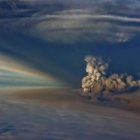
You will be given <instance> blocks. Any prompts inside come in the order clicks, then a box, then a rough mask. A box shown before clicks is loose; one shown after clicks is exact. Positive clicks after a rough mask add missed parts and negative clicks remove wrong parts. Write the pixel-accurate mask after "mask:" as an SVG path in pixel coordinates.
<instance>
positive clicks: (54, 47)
mask: <svg viewBox="0 0 140 140" xmlns="http://www.w3.org/2000/svg"><path fill="white" fill-rule="evenodd" d="M5 2H7V1H6V0H5V1H4V2H3V1H2V0H1V3H0V55H2V56H3V55H4V56H5V57H6V58H7V59H14V60H15V61H14V62H13V63H21V65H22V67H24V66H25V67H29V68H30V69H32V71H39V72H40V73H43V74H44V75H45V78H46V79H49V78H52V79H53V80H52V81H53V82H50V85H51V84H52V85H53V83H54V85H56V83H58V85H59V84H60V85H61V83H65V84H66V85H70V86H78V87H79V86H80V80H81V78H82V77H83V75H85V63H84V61H83V60H84V57H85V56H86V55H96V56H101V57H103V58H104V59H106V60H108V61H109V62H110V66H111V69H110V73H111V72H116V73H118V72H123V73H125V72H126V73H133V74H136V75H138V73H139V71H140V65H139V62H138V60H139V59H140V56H139V52H140V46H139V44H140V41H139V37H140V13H139V12H138V11H139V10H140V2H139V1H138V0H126V1H122V0H121V1H120V0H98V1H96V0H95V1H93V0H87V1H83V0H76V1H74V0H72V1H64V0H59V1H58V0H57V1H56V0H53V1H52V0H51V1H50V0H44V1H35V0H30V1H29V0H28V1H26V0H23V1H22V2H17V3H12V2H8V3H5ZM3 61H5V60H3ZM7 65H9V63H7ZM23 71H24V69H23ZM25 71H28V70H25ZM1 74H2V72H1ZM10 74H11V73H10ZM14 74H15V73H14ZM17 75H18V74H17ZM48 75H49V77H48ZM26 76H27V75H25V79H26ZM36 76H40V75H39V74H38V75H36ZM27 77H28V76H27ZM31 81H35V80H31ZM50 81H51V80H50ZM0 82H1V83H2V82H3V80H2V79H1V80H0ZM17 83H18V80H17ZM25 83H26V85H28V82H27V81H25V82H23V85H24V84H25ZM45 83H46V82H45ZM38 84H39V85H40V83H38ZM43 85H44V83H43ZM47 85H49V84H48V83H47Z"/></svg>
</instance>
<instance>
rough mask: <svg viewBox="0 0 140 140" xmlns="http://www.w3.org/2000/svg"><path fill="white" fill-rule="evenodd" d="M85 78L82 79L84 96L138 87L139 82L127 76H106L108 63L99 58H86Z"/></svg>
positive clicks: (106, 93) (139, 85)
mask: <svg viewBox="0 0 140 140" xmlns="http://www.w3.org/2000/svg"><path fill="white" fill-rule="evenodd" d="M85 61H86V62H87V67H86V72H87V74H88V75H87V76H86V77H84V78H83V79H82V88H83V94H84V95H89V94H91V95H94V96H96V95H108V94H110V93H118V92H124V91H128V90H130V89H132V88H135V87H140V80H135V79H134V78H133V76H131V75H128V74H112V75H110V76H108V75H107V69H108V63H106V62H104V61H103V60H102V59H101V58H96V57H93V56H87V57H86V58H85Z"/></svg>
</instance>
